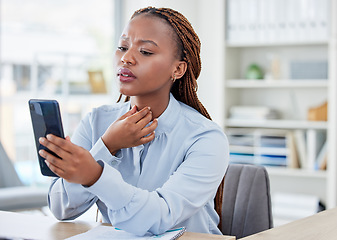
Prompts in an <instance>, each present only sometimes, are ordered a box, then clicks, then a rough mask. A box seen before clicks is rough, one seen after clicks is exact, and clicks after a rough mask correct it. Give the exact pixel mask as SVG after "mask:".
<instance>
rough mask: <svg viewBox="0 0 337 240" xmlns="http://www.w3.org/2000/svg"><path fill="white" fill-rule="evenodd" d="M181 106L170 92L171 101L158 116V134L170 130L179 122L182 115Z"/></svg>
mask: <svg viewBox="0 0 337 240" xmlns="http://www.w3.org/2000/svg"><path fill="white" fill-rule="evenodd" d="M180 111H181V106H180V104H179V102H178V101H177V100H176V99H175V98H174V96H173V94H172V93H170V101H169V104H168V106H167V108H166V109H165V111H164V112H163V113H162V114H161V115H160V116H159V118H158V127H157V128H156V130H155V132H156V134H160V133H165V132H170V131H171V130H172V129H173V127H174V125H175V124H176V123H177V120H178V117H179V115H180Z"/></svg>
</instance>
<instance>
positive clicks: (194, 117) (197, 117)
mask: <svg viewBox="0 0 337 240" xmlns="http://www.w3.org/2000/svg"><path fill="white" fill-rule="evenodd" d="M179 104H180V106H181V116H182V117H183V119H182V120H183V121H184V122H185V123H186V125H190V127H192V128H194V129H198V130H199V131H210V130H213V131H217V132H220V133H223V130H222V129H221V127H220V126H219V125H218V124H217V123H215V122H213V121H212V120H210V119H208V118H206V117H205V116H204V115H202V114H201V113H199V112H198V111H197V110H196V109H194V108H192V107H190V106H188V105H186V104H184V103H182V102H179Z"/></svg>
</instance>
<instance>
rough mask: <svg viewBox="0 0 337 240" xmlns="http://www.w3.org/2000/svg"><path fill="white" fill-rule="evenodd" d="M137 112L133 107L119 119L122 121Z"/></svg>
mask: <svg viewBox="0 0 337 240" xmlns="http://www.w3.org/2000/svg"><path fill="white" fill-rule="evenodd" d="M136 112H137V107H136V105H134V106H133V107H132V108H131V110H130V111H128V112H126V113H125V114H124V115H123V116H121V117H120V118H119V119H120V120H123V119H125V118H127V117H130V116H131V115H133V114H135V113H136Z"/></svg>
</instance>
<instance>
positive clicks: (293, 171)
mask: <svg viewBox="0 0 337 240" xmlns="http://www.w3.org/2000/svg"><path fill="white" fill-rule="evenodd" d="M266 169H267V171H268V174H269V175H270V176H279V177H282V176H283V177H298V178H319V179H326V178H327V172H326V171H322V170H317V171H314V170H306V169H301V168H279V167H266Z"/></svg>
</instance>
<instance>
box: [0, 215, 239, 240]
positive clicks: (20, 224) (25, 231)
mask: <svg viewBox="0 0 337 240" xmlns="http://www.w3.org/2000/svg"><path fill="white" fill-rule="evenodd" d="M99 224H100V223H87V222H83V221H69V222H59V221H57V220H56V219H54V218H52V217H45V216H40V215H39V216H37V215H29V214H23V213H14V212H5V211H0V239H1V237H2V238H24V239H43V240H46V239H53V240H59V239H65V238H68V237H71V236H74V235H76V234H80V233H83V232H86V231H88V230H90V229H92V228H93V227H95V226H98V225H99ZM203 239H222V240H235V237H231V236H220V235H211V234H202V233H191V232H185V233H184V234H183V235H182V236H181V237H180V238H179V240H203Z"/></svg>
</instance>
